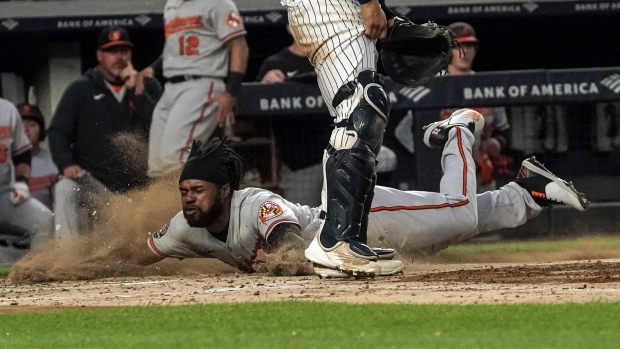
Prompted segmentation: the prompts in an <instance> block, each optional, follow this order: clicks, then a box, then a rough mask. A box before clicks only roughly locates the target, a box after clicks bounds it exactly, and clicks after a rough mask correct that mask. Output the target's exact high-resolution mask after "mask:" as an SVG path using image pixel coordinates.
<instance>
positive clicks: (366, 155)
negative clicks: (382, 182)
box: [320, 147, 375, 246]
mask: <svg viewBox="0 0 620 349" xmlns="http://www.w3.org/2000/svg"><path fill="white" fill-rule="evenodd" d="M328 154H330V156H329V158H328V159H327V162H326V163H325V175H326V178H327V212H323V213H322V214H323V215H324V216H323V218H324V219H326V221H325V224H324V226H323V230H322V231H321V235H320V237H321V243H323V244H324V246H332V245H334V244H335V243H336V242H337V241H344V240H351V239H355V240H359V235H360V228H361V225H362V222H363V219H362V218H363V215H364V205H365V202H366V196H367V194H368V191H369V190H372V189H371V188H372V184H373V176H374V169H375V157H374V154H372V152H370V151H367V150H364V149H356V148H352V149H341V150H335V149H334V148H331V147H328Z"/></svg>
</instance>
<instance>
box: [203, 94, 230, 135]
mask: <svg viewBox="0 0 620 349" xmlns="http://www.w3.org/2000/svg"><path fill="white" fill-rule="evenodd" d="M213 101H215V102H217V123H218V125H219V126H220V127H230V126H231V125H233V124H234V123H235V113H234V111H233V106H234V105H235V97H233V96H232V95H231V94H230V93H228V92H222V93H220V94H217V95H215V96H213V98H211V99H210V100H209V102H213Z"/></svg>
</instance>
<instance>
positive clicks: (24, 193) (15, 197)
mask: <svg viewBox="0 0 620 349" xmlns="http://www.w3.org/2000/svg"><path fill="white" fill-rule="evenodd" d="M29 197H30V190H29V189H28V184H26V183H25V182H21V181H15V183H13V186H12V187H11V202H12V203H13V205H15V206H17V205H19V204H21V203H22V202H24V201H26V200H28V198H29Z"/></svg>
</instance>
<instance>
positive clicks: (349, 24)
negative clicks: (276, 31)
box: [282, 0, 377, 149]
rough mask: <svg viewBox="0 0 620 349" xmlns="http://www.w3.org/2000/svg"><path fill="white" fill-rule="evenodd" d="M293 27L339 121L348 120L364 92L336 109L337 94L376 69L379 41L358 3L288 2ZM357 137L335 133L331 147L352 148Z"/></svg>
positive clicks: (334, 0) (344, 0)
mask: <svg viewBox="0 0 620 349" xmlns="http://www.w3.org/2000/svg"><path fill="white" fill-rule="evenodd" d="M282 2H283V3H284V4H286V7H287V9H288V18H289V25H290V28H291V34H292V35H293V37H294V38H295V41H297V43H298V44H299V45H300V46H301V48H302V50H303V52H304V53H305V54H306V56H308V58H309V59H310V63H312V65H314V68H315V70H316V73H317V77H318V82H319V88H320V89H321V93H322V95H323V98H324V99H325V102H326V104H327V106H328V108H329V112H330V114H331V115H332V116H333V117H335V118H336V122H339V121H341V120H343V119H347V118H348V117H349V115H351V112H352V111H353V109H354V108H355V107H356V106H357V105H358V104H359V101H360V99H361V91H359V89H358V91H357V93H356V94H355V95H354V96H353V97H351V98H347V99H346V100H345V101H343V102H342V103H341V104H340V105H339V106H338V107H337V108H336V109H334V108H333V107H332V100H333V99H334V95H335V94H336V92H337V91H338V89H339V88H340V86H342V85H344V84H345V83H347V82H349V81H352V80H355V78H356V77H357V75H358V74H359V73H360V72H361V71H363V70H368V69H370V70H376V67H377V50H376V47H375V40H371V39H369V38H368V37H367V36H365V35H364V31H365V30H366V28H365V26H364V22H363V21H362V17H361V13H360V5H359V3H358V2H357V1H356V0H288V1H286V2H285V1H284V0H283V1H282ZM353 142H355V137H353V136H351V135H347V134H345V132H344V128H337V129H335V130H334V131H333V132H332V136H331V139H330V143H331V145H332V146H333V147H334V148H336V149H341V148H350V147H351V145H352V144H353Z"/></svg>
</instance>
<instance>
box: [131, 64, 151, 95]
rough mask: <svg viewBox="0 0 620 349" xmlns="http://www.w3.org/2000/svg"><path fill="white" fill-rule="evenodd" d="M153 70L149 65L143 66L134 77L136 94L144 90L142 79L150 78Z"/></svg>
mask: <svg viewBox="0 0 620 349" xmlns="http://www.w3.org/2000/svg"><path fill="white" fill-rule="evenodd" d="M154 76H155V71H154V70H153V68H151V67H146V68H144V69H143V70H142V71H141V72H140V73H138V76H137V77H136V94H137V95H141V94H142V93H143V92H144V79H152V78H153V77H154Z"/></svg>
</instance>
